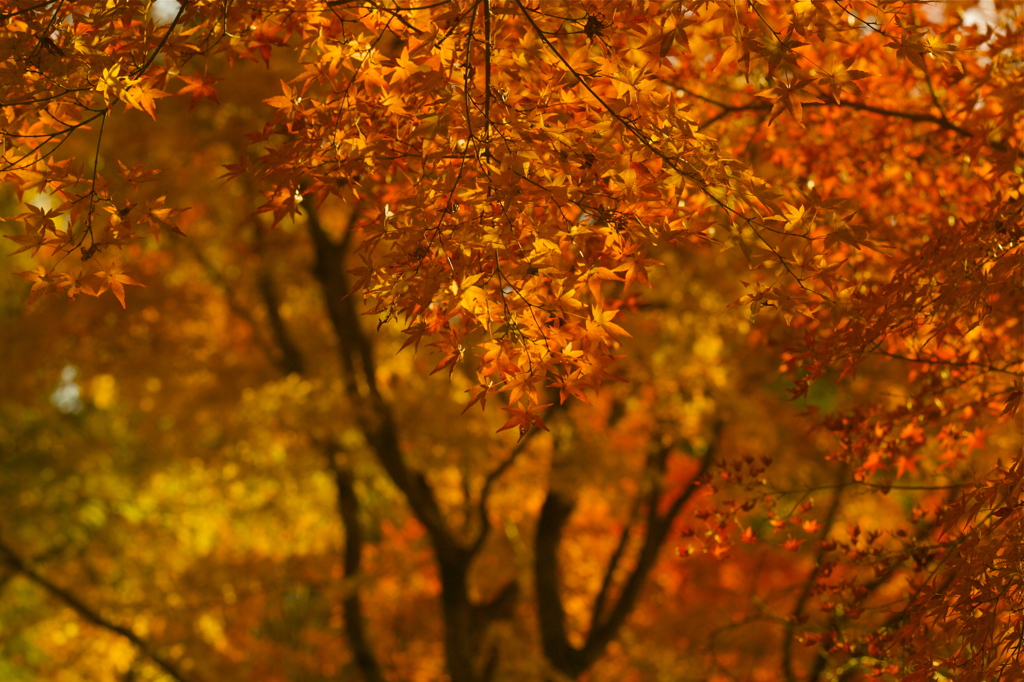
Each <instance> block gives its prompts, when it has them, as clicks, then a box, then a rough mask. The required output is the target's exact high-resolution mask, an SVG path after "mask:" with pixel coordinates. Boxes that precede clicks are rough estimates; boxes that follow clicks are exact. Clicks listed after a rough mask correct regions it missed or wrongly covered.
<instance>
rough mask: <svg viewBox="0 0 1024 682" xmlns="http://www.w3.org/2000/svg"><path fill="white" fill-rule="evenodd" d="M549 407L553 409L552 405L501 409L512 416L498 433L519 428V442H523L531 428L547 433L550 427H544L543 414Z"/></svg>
mask: <svg viewBox="0 0 1024 682" xmlns="http://www.w3.org/2000/svg"><path fill="white" fill-rule="evenodd" d="M548 407H551V404H550V403H549V404H546V405H530V406H528V407H503V408H501V409H503V410H505V411H506V412H508V413H509V414H511V415H512V416H511V417H509V419H508V421H506V422H505V423H504V424H503V425H502V426H501V428H500V429H498V432H501V431H506V430H508V429H511V428H514V427H519V440H522V439H523V437H524V436H525V435H526V434H527V433H528V432H529V430H530V428H531V427H536V428H538V429H543V430H545V431H547V430H548V427H547V426H545V425H544V418H543V415H542V414H541V413H542V412H543V411H544V410H545V409H546V408H548Z"/></svg>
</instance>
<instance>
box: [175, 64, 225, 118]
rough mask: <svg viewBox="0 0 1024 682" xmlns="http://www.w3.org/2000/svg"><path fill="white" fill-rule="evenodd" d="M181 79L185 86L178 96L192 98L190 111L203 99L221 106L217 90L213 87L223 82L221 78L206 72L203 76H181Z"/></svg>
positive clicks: (189, 104)
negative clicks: (220, 81)
mask: <svg viewBox="0 0 1024 682" xmlns="http://www.w3.org/2000/svg"><path fill="white" fill-rule="evenodd" d="M179 78H180V79H181V80H182V81H184V83H185V85H183V86H182V87H181V88H180V89H179V90H178V92H177V93H176V94H178V95H191V96H192V97H191V99H189V103H188V109H189V111H191V110H192V108H193V107H194V106H195V105H196V104H197V103H198V102H199V100H201V99H203V98H206V99H209V100H213V101H214V102H217V103H218V104H220V100H219V99H217V90H216V89H215V88H214V87H213V86H214V84H215V83H217V82H218V81H219V80H221V79H220V78H217V77H215V76H211V75H210V74H209V73H205V72H204V73H203V75H201V76H179Z"/></svg>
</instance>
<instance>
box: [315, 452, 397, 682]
mask: <svg viewBox="0 0 1024 682" xmlns="http://www.w3.org/2000/svg"><path fill="white" fill-rule="evenodd" d="M322 449H323V451H324V455H326V457H327V465H328V467H329V468H330V469H331V471H332V473H333V474H334V483H335V487H336V488H337V506H338V515H339V516H340V517H341V522H342V524H343V525H344V528H345V554H344V557H343V559H344V562H343V568H344V577H345V579H347V580H355V579H357V577H358V576H359V574H360V572H361V571H362V562H363V544H364V541H363V528H362V525H361V524H360V523H359V498H358V497H356V491H355V479H354V477H353V475H352V471H351V469H348V468H343V467H341V466H340V465H339V464H338V461H337V459H336V455H337V454H338V452H339V449H338V447H337V445H336V444H329V445H325V446H324V447H323V448H322ZM341 603H342V615H343V617H344V619H345V634H346V636H347V637H348V642H349V646H351V647H352V655H353V656H354V657H355V661H356V665H357V666H359V670H361V671H362V673H363V678H364V679H365V680H366V682H385V677H384V672H383V671H382V670H381V667H380V663H379V662H378V661H377V657H376V655H375V654H374V653H373V648H372V647H371V646H370V643H369V641H368V640H367V637H366V619H365V618H364V617H363V608H362V602H361V601H360V599H359V594H358V592H357V591H356V590H349V591H347V592H346V594H345V596H344V597H343V598H342V602H341Z"/></svg>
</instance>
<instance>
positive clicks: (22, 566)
mask: <svg viewBox="0 0 1024 682" xmlns="http://www.w3.org/2000/svg"><path fill="white" fill-rule="evenodd" d="M0 554H4V555H6V557H7V563H8V564H9V565H10V566H11V568H13V569H14V570H15V571H17V572H19V573H21V574H22V575H24V576H25V577H26V578H28V579H29V580H31V581H32V582H34V583H35V584H37V585H39V586H40V587H42V588H43V589H45V590H46V591H47V592H49V593H50V594H52V595H53V596H55V597H57V598H58V599H59V600H60V601H62V602H63V603H65V604H66V605H68V606H70V607H71V609H72V610H74V611H75V612H76V613H77V614H78V615H79V617H81V618H82V619H83V620H86V621H88V622H90V623H92V624H93V625H96V626H97V627H100V628H102V629H104V630H107V631H109V632H112V633H114V634H116V635H119V636H121V637H123V638H125V639H127V640H128V641H129V642H131V643H132V644H133V645H135V648H136V649H138V650H139V651H140V652H141V653H142V654H143V655H144V656H146V657H147V658H148V659H150V660H151V661H153V663H155V664H156V665H157V667H159V668H160V669H161V670H163V671H164V672H165V673H167V675H169V676H170V677H171V678H172V679H174V680H176V682H186V678H185V677H183V676H182V674H181V673H180V672H179V671H178V669H177V667H176V666H175V665H174V664H173V663H171V662H170V661H169V660H167V659H166V658H164V657H163V656H161V655H160V654H158V653H156V651H154V650H153V647H152V645H150V644H149V643H147V642H145V641H144V640H143V639H142V638H141V637H139V636H138V635H137V634H135V632H134V631H133V630H131V629H130V628H127V627H124V626H122V625H117V624H116V623H113V622H111V621H109V620H107V619H106V618H104V617H103V616H102V615H100V613H99V612H98V611H95V610H93V609H92V608H91V607H89V606H87V605H86V604H85V602H83V601H82V600H80V599H79V598H78V597H76V596H75V595H73V594H72V593H71V592H69V591H67V590H65V589H64V588H62V587H58V586H57V585H55V584H54V583H52V582H50V581H49V580H48V579H46V578H45V577H43V576H42V575H40V574H39V573H36V571H35V570H33V569H32V568H31V567H30V566H29V565H28V564H27V563H25V561H24V560H23V559H22V558H21V557H20V556H18V554H17V553H16V552H15V551H14V550H12V549H11V548H10V547H9V546H8V545H7V544H6V543H4V542H3V541H0Z"/></svg>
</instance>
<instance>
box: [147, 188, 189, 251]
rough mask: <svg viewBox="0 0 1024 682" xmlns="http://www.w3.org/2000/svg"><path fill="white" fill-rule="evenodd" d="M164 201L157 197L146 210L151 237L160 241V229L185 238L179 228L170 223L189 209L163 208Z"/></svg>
mask: <svg viewBox="0 0 1024 682" xmlns="http://www.w3.org/2000/svg"><path fill="white" fill-rule="evenodd" d="M166 199H167V197H164V196H161V197H158V198H157V199H156V200H155V201H154V202H153V205H152V206H151V207H150V208H148V209H147V210H146V218H147V219H148V220H149V224H150V229H151V230H152V232H153V237H154V238H156V239H157V241H159V240H160V229H161V228H163V229H165V230H170V231H171V232H173V233H174V234H178V235H181V236H183V237H184V236H185V233H184V232H182V231H181V228H179V227H178V226H177V225H175V224H174V223H173V222H171V221H172V220H174V218H176V217H178V216H179V215H181V214H182V213H185V211H188V210H189V209H188V208H167V207H165V206H164V201H165V200H166Z"/></svg>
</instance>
